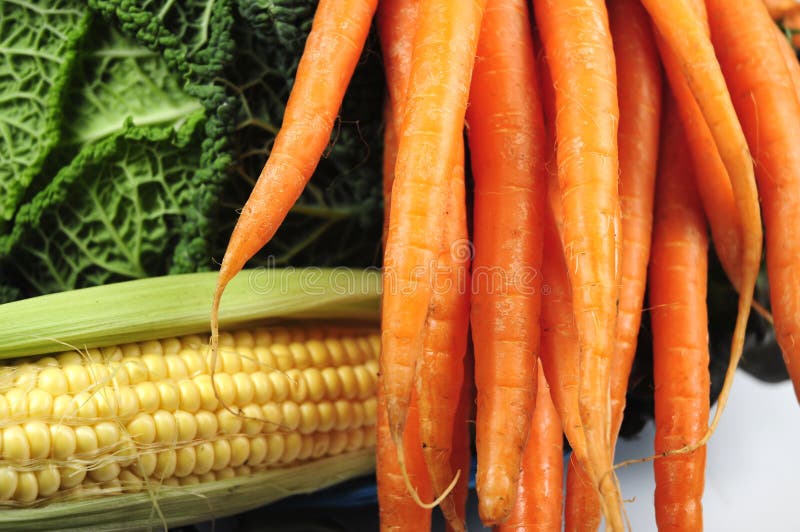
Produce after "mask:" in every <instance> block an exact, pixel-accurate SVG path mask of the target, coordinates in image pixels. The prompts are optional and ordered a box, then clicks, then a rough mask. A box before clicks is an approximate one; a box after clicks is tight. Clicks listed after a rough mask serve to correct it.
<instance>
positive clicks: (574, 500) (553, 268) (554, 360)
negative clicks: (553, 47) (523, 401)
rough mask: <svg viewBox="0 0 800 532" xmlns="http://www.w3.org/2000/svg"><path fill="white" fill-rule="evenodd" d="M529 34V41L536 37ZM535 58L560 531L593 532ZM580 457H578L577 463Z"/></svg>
mask: <svg viewBox="0 0 800 532" xmlns="http://www.w3.org/2000/svg"><path fill="white" fill-rule="evenodd" d="M536 36H537V35H536V33H535V32H534V37H536ZM538 49H539V50H540V52H539V54H538V56H537V67H538V68H537V72H538V73H539V80H540V88H541V95H542V107H543V109H544V118H545V121H544V122H545V138H546V139H547V140H546V148H547V162H546V164H545V167H546V169H547V197H548V208H549V210H550V213H548V214H546V215H545V216H546V221H545V237H544V241H545V243H544V259H543V261H542V262H543V264H542V277H543V283H545V286H546V287H547V289H548V293H547V294H546V297H545V298H544V301H543V302H542V344H541V351H540V361H541V365H542V367H543V369H544V371H545V375H546V378H547V379H548V382H554V383H557V385H556V386H554V387H552V388H551V389H550V392H551V394H552V396H553V402H554V404H555V405H556V411H557V412H558V414H559V416H560V417H561V419H562V420H563V421H564V423H563V430H564V434H565V435H566V436H567V440H568V441H569V442H570V445H571V446H572V449H573V452H572V453H571V454H570V457H569V463H568V466H567V477H566V495H565V499H564V530H565V531H566V532H575V531H579V530H582V531H587V532H589V531H592V532H593V531H595V530H597V528H598V527H599V526H600V516H601V513H602V512H601V507H600V498H599V496H598V493H597V489H596V488H595V486H594V484H593V483H592V481H591V478H590V477H589V475H588V474H587V473H586V471H584V469H583V468H584V464H586V463H587V462H586V450H585V449H586V441H585V438H586V437H585V435H584V433H583V429H582V428H581V425H580V412H579V411H578V384H577V383H578V375H579V372H580V368H579V364H580V360H579V352H578V340H577V336H575V328H574V320H573V317H572V303H571V297H572V296H571V293H570V289H569V280H568V279H567V277H566V276H567V269H566V265H565V264H564V257H563V256H564V251H563V248H562V246H561V235H562V234H563V229H564V228H563V225H564V224H563V211H562V208H561V191H560V190H559V186H558V173H557V165H556V149H555V114H556V113H555V94H554V90H553V83H552V81H551V78H550V71H549V68H548V66H547V60H546V57H545V55H544V53H543V52H541V47H539V48H538ZM579 457H580V458H579Z"/></svg>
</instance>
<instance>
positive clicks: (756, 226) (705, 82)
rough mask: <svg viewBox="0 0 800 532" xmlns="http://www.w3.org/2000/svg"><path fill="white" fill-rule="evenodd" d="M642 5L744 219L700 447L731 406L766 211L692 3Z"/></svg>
mask: <svg viewBox="0 0 800 532" xmlns="http://www.w3.org/2000/svg"><path fill="white" fill-rule="evenodd" d="M642 4H643V5H644V6H645V9H647V11H648V13H650V16H651V18H652V19H653V23H654V26H655V27H656V29H657V31H658V32H659V33H660V34H661V35H662V36H663V37H664V41H665V43H666V44H667V46H668V47H669V49H670V50H672V52H673V53H675V55H676V56H677V57H678V58H679V60H680V64H681V71H682V72H683V76H684V79H685V80H686V81H687V84H688V85H689V87H690V89H691V92H692V95H693V96H694V99H695V100H696V101H697V103H698V105H699V107H700V109H701V111H702V114H703V117H704V119H705V121H706V123H707V124H708V126H709V130H710V131H711V134H712V137H713V138H714V143H715V144H716V146H717V149H718V150H719V154H720V157H721V159H722V161H723V163H724V164H725V168H726V170H727V172H728V178H729V179H730V182H731V186H732V188H733V194H734V198H735V200H736V208H737V213H738V215H739V220H740V221H741V236H742V248H741V250H740V253H741V258H740V262H741V270H740V272H741V273H740V278H739V281H740V282H739V283H738V288H739V305H738V309H737V317H736V324H735V327H734V331H733V340H732V342H731V356H730V362H729V364H728V369H727V372H726V374H725V381H724V383H723V386H722V390H721V392H720V395H719V399H718V406H717V409H716V410H715V411H714V418H713V420H712V422H711V425H710V427H709V429H708V430H707V432H706V434H705V436H704V437H703V438H702V439H701V440H700V441H699V442H697V443H696V444H695V445H699V444H702V443H705V442H706V441H708V439H709V438H710V437H711V435H712V434H713V432H714V430H715V429H716V427H717V425H718V423H719V420H720V416H721V415H722V412H723V411H724V410H725V405H726V404H727V400H728V397H729V394H730V388H731V385H732V383H733V377H734V375H735V372H736V367H737V365H738V363H739V359H740V358H741V356H742V351H743V350H744V337H745V329H746V326H747V319H748V317H749V315H750V308H751V306H752V303H753V289H754V287H755V283H756V278H757V277H758V271H759V267H760V262H761V249H762V240H763V234H762V225H761V211H760V205H759V201H758V190H757V189H756V182H755V174H754V170H753V163H752V158H751V155H750V151H749V148H748V146H747V140H746V139H745V136H744V133H743V132H742V128H741V125H740V123H739V120H738V118H737V116H736V112H735V110H734V107H733V103H732V102H731V97H730V94H729V93H728V89H727V85H726V82H725V79H724V77H723V75H722V71H721V69H720V66H719V63H718V61H717V58H716V55H715V51H714V47H713V45H712V44H711V40H710V38H709V37H708V35H707V32H706V31H705V28H704V26H703V23H702V19H701V18H700V17H699V16H698V14H697V11H696V10H695V9H694V8H693V7H692V5H691V2H690V0H671V1H670V2H658V1H655V0H642ZM734 282H735V281H734Z"/></svg>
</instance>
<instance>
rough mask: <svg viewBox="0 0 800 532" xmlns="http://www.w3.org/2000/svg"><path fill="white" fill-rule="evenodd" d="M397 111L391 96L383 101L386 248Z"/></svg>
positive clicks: (395, 150) (384, 239)
mask: <svg viewBox="0 0 800 532" xmlns="http://www.w3.org/2000/svg"><path fill="white" fill-rule="evenodd" d="M395 114H396V113H395V111H394V110H392V103H391V100H390V99H389V98H386V99H385V101H384V102H383V168H382V173H383V233H382V235H381V242H382V243H383V247H384V248H386V238H387V237H388V236H389V235H388V233H389V211H390V209H391V205H392V184H393V183H394V163H395V162H396V161H397V124H396V123H395V122H396V120H395Z"/></svg>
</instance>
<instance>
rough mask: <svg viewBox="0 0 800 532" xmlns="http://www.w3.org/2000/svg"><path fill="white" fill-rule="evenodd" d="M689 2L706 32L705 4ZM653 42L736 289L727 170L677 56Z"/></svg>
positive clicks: (737, 263) (733, 209) (736, 250)
mask: <svg viewBox="0 0 800 532" xmlns="http://www.w3.org/2000/svg"><path fill="white" fill-rule="evenodd" d="M691 2H692V8H693V9H694V10H695V11H696V12H697V15H698V17H700V21H701V22H702V23H703V25H704V28H705V31H706V32H708V31H709V30H708V27H707V15H706V9H705V5H704V4H703V2H702V0H691ZM656 42H657V43H658V48H659V53H660V54H661V59H662V62H663V64H664V70H665V71H666V74H667V78H668V80H669V85H670V88H671V90H672V92H673V94H674V96H675V98H676V100H677V102H678V112H679V113H680V115H681V122H682V123H683V129H684V131H685V132H686V139H687V141H688V142H687V145H688V149H689V152H690V153H691V155H692V161H693V163H694V170H695V171H694V173H695V175H696V176H697V187H698V191H699V193H700V199H701V200H702V201H703V208H704V210H705V213H706V216H707V217H708V221H709V224H710V226H711V234H712V236H713V239H712V242H713V244H714V249H715V250H716V253H717V256H718V257H719V260H720V263H721V264H722V268H723V270H724V271H725V274H726V275H727V276H728V279H730V281H731V284H733V285H734V286H735V287H736V288H737V290H738V287H739V285H740V283H741V268H742V262H741V249H742V228H741V220H740V216H739V213H738V210H737V206H736V198H735V197H734V194H733V187H732V185H731V181H730V179H729V178H728V171H727V169H726V168H725V164H724V163H723V162H722V158H721V157H720V154H719V150H718V149H717V145H716V143H715V142H714V137H713V136H712V135H711V130H710V129H709V127H708V125H707V124H706V121H705V118H704V117H703V113H702V111H701V110H700V107H699V105H698V104H697V101H695V98H694V96H693V94H692V90H691V88H690V87H689V84H688V83H687V82H686V79H684V74H683V71H682V70H681V64H680V61H679V60H678V57H677V56H676V55H675V54H674V53H673V52H672V51H671V50H670V49H669V46H668V45H667V43H666V42H665V41H664V39H663V37H661V36H659V35H657V36H656Z"/></svg>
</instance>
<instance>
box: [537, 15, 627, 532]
mask: <svg viewBox="0 0 800 532" xmlns="http://www.w3.org/2000/svg"><path fill="white" fill-rule="evenodd" d="M534 8H535V12H536V22H537V25H538V28H539V33H540V35H541V38H542V43H543V45H544V49H545V53H546V54H547V61H548V66H549V69H550V74H551V76H552V79H553V84H554V87H555V96H556V140H557V156H556V157H557V162H558V180H559V187H560V190H561V203H562V208H563V211H564V215H563V216H564V230H563V233H564V236H563V240H564V242H563V246H564V252H565V256H566V262H567V268H568V272H569V276H570V284H571V286H572V299H573V314H574V315H575V324H576V329H577V331H578V339H579V342H580V349H581V358H580V361H581V364H580V375H581V376H580V389H579V407H580V413H581V416H580V417H581V422H582V424H583V427H584V431H585V433H586V441H587V446H586V448H587V455H588V458H589V463H588V464H587V465H588V470H589V471H588V472H589V474H590V475H591V476H592V480H593V484H595V485H596V486H598V487H599V489H600V492H601V495H602V497H603V499H604V501H605V502H604V504H603V506H604V510H605V515H606V518H607V521H608V524H609V527H610V529H611V530H622V529H623V528H624V526H623V523H622V514H621V505H622V503H621V497H620V495H619V490H618V489H617V486H616V481H615V474H614V472H613V470H612V468H611V463H612V452H611V441H610V440H611V437H610V434H611V404H610V372H611V371H610V369H611V358H612V353H613V349H614V332H615V330H616V305H617V300H618V287H617V265H616V254H617V235H616V234H615V229H616V228H618V227H619V198H618V189H617V177H618V152H617V125H618V122H619V108H618V102H617V81H616V68H615V65H614V50H613V45H612V42H611V36H610V30H609V26H608V14H607V11H606V7H605V3H604V2H600V1H577V0H575V1H572V0H570V1H563V0H559V1H555V0H543V1H541V2H536V3H535V4H534Z"/></svg>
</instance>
